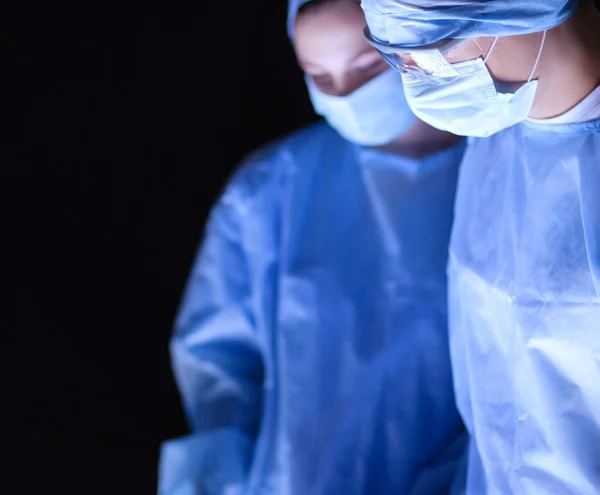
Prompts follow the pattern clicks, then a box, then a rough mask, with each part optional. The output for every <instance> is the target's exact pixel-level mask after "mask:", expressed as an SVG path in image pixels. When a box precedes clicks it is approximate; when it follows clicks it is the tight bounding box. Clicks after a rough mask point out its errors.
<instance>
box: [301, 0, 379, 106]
mask: <svg viewBox="0 0 600 495" xmlns="http://www.w3.org/2000/svg"><path fill="white" fill-rule="evenodd" d="M365 24H366V23H365V17H364V14H363V11H362V9H361V8H360V4H359V3H358V2H355V1H339V2H334V3H332V4H331V5H324V6H322V7H318V8H316V9H315V10H312V11H311V10H309V11H308V12H306V13H303V14H300V15H299V16H298V18H297V20H296V26H295V32H294V39H293V43H294V48H295V50H296V56H297V57H298V62H299V64H300V67H301V68H302V70H303V71H304V72H305V73H306V74H307V75H308V76H310V77H311V78H312V79H313V81H314V82H315V84H316V86H317V87H318V88H319V89H320V90H321V91H323V92H324V93H327V94H330V95H335V96H346V95H348V94H350V93H352V92H353V91H355V90H356V89H358V88H360V87H361V86H362V85H363V84H365V83H367V82H368V81H370V80H371V79H373V78H374V77H376V76H378V75H379V74H381V73H382V72H383V71H385V70H387V69H388V65H387V63H386V62H385V61H384V60H383V59H382V58H381V57H380V56H379V54H378V53H377V51H376V50H375V49H374V48H372V47H371V46H370V45H369V44H368V43H367V42H366V41H365V40H364V37H363V29H364V27H365Z"/></svg>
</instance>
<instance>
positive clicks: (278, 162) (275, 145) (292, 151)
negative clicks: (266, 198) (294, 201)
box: [223, 122, 344, 203]
mask: <svg viewBox="0 0 600 495" xmlns="http://www.w3.org/2000/svg"><path fill="white" fill-rule="evenodd" d="M339 142H342V143H343V142H344V140H343V139H342V138H341V137H340V136H339V134H337V132H335V131H334V130H333V129H332V128H331V127H330V126H329V125H327V124H326V123H325V122H318V123H316V124H312V125H309V126H307V127H304V128H302V129H300V130H298V131H296V132H293V133H292V134H290V135H288V136H285V137H283V138H279V139H276V140H274V141H271V142H270V143H267V144H265V145H264V146H261V147H260V148H258V149H257V150H255V151H253V152H252V153H250V154H248V155H247V156H246V158H245V159H244V160H242V162H241V163H240V164H239V165H238V166H237V167H236V170H235V172H234V174H233V176H232V177H231V179H230V180H229V182H228V184H227V186H226V189H225V191H224V194H223V199H225V200H230V201H235V202H238V203H239V202H241V203H247V202H248V200H250V199H251V198H253V197H256V196H258V195H261V194H263V193H265V194H268V193H270V192H271V191H273V190H274V188H277V187H278V186H279V185H281V182H282V180H285V177H286V176H289V175H290V174H291V173H293V172H294V171H297V170H301V171H305V170H308V169H309V168H310V167H311V165H316V164H318V162H319V161H320V160H321V158H322V157H323V156H324V154H325V153H326V152H327V149H328V148H331V147H332V146H336V143H339Z"/></svg>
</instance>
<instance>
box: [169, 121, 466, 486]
mask: <svg viewBox="0 0 600 495" xmlns="http://www.w3.org/2000/svg"><path fill="white" fill-rule="evenodd" d="M463 150H464V145H463V144H461V145H459V146H456V147H454V148H452V149H449V150H446V151H443V152H441V153H438V154H435V155H433V156H431V157H429V158H426V159H423V160H420V161H417V160H410V159H407V158H402V157H399V156H397V155H390V154H387V153H382V152H379V151H375V150H372V149H366V148H361V147H359V146H357V145H354V144H351V143H349V142H347V141H345V140H343V139H342V138H341V137H340V136H339V135H338V134H337V133H336V132H335V131H333V130H332V129H331V128H330V127H329V126H328V125H326V124H324V123H321V124H317V125H315V126H312V127H310V128H308V129H305V130H303V131H301V132H299V133H296V134H294V135H292V136H291V137H288V138H285V139H284V140H282V141H279V142H277V143H275V144H273V145H271V146H268V147H266V148H264V149H262V150H261V151H259V152H257V153H255V154H254V155H253V156H251V157H250V158H249V159H248V160H247V161H246V162H245V163H244V164H243V166H242V167H241V168H240V169H239V171H238V173H237V174H236V175H235V177H234V178H233V180H232V181H231V182H230V184H229V185H228V187H227V189H226V191H225V193H224V195H223V196H222V198H221V199H220V201H219V203H218V204H217V205H216V207H215V208H214V210H213V212H212V215H211V217H210V220H209V223H208V226H207V230H206V235H205V239H204V243H203V246H202V249H201V251H200V254H199V257H198V259H197V261H196V263H195V266H194V268H193V272H192V275H191V278H190V282H189V286H188V288H187V291H186V294H185V297H184V301H183V305H182V307H181V312H180V314H179V317H178V319H177V324H176V330H175V335H174V338H173V341H172V346H171V350H172V356H173V363H174V369H175V374H176V378H177V382H178V384H179V387H180V389H181V392H182V396H183V400H184V406H185V410H186V412H187V415H188V417H189V419H190V423H191V425H192V428H193V431H194V432H195V434H196V435H200V436H201V435H202V434H204V435H210V434H211V432H212V431H214V430H218V429H222V428H228V429H230V430H237V431H238V432H239V437H238V441H239V438H244V436H245V437H247V438H249V439H251V440H252V443H253V445H251V446H250V447H249V448H250V449H251V450H252V452H253V454H252V462H251V463H250V462H247V464H246V466H245V469H246V490H247V491H245V492H244V493H251V494H271V495H287V494H299V495H306V494H311V495H320V494H323V495H325V494H327V495H330V494H338V493H339V494H344V495H353V494H361V495H362V494H380V495H385V494H392V493H393V494H397V493H403V494H413V495H420V494H423V495H432V494H437V493H447V490H448V487H449V486H450V483H451V482H452V479H453V478H454V476H455V474H456V471H457V468H458V463H459V461H460V458H461V455H462V453H463V452H464V442H465V439H466V438H465V435H464V434H463V431H464V430H463V428H462V424H461V421H460V418H459V415H458V412H457V411H456V406H455V400H454V395H453V386H452V377H451V373H450V362H449V351H448V335H447V328H446V261H447V246H448V241H449V235H450V229H451V221H452V206H453V201H454V191H455V181H456V176H457V170H458V163H459V162H460V159H461V156H462V153H463ZM263 376H264V378H263ZM257 431H258V434H257ZM241 443H242V444H244V445H245V442H243V441H242V442H241ZM223 448H226V449H228V450H227V451H228V452H230V450H229V449H230V444H229V443H225V444H223V443H222V442H218V441H215V442H214V444H213V445H212V446H211V447H208V446H207V445H202V446H201V450H202V451H204V452H211V453H212V455H213V456H214V459H213V460H212V461H211V462H212V464H211V468H212V469H218V470H219V468H215V463H216V462H217V461H219V462H222V468H220V470H221V471H222V473H223V476H221V478H218V477H215V476H213V477H212V480H213V481H214V479H217V478H218V479H221V480H222V487H220V489H223V490H224V489H225V487H228V486H229V483H228V480H227V479H226V473H228V472H233V473H234V474H235V477H234V478H235V479H233V480H232V481H231V483H232V485H233V489H235V484H236V483H237V481H238V476H237V473H238V472H239V468H238V466H239V463H240V459H242V458H243V455H235V456H233V459H232V460H229V459H228V456H227V455H220V454H219V451H220V449H223ZM243 449H244V452H246V450H245V449H246V447H245V446H244V447H243ZM198 450H199V448H195V450H194V449H192V450H191V452H192V454H190V455H193V456H194V457H195V458H196V460H197V462H198V463H202V462H205V459H206V460H208V458H206V457H204V456H203V455H199V454H198V453H197V451H198ZM184 458H185V455H183V456H181V457H179V461H178V460H177V456H175V457H172V459H174V461H173V465H169V462H168V461H165V462H164V463H163V466H162V469H161V473H162V475H163V476H169V480H170V483H169V486H171V487H174V488H173V489H174V490H175V488H176V487H177V486H185V485H186V483H187V484H188V485H189V486H203V485H202V479H201V476H202V473H205V472H206V469H204V468H203V467H200V466H196V467H195V469H191V466H192V464H190V463H189V460H186V461H185V463H186V464H185V466H184V467H183V468H182V467H180V466H177V463H178V462H182V461H181V459H184ZM230 462H233V467H232V466H231V465H230ZM186 469H187V472H186ZM171 472H176V473H177V476H175V475H173V476H171V475H170V474H169V473H171ZM174 478H178V480H177V481H174ZM194 483H195V485H194ZM212 486H213V487H214V486H215V485H214V484H213V485H212ZM203 488H204V489H205V490H206V493H209V494H212V493H221V492H220V491H218V490H215V489H214V488H213V490H214V491H210V490H209V489H208V488H206V487H205V486H203ZM164 493H165V494H166V493H167V492H166V491H165V492H164ZM173 493H176V492H175V491H174V492H173ZM233 493H236V492H235V491H234V492H233ZM161 495H163V494H161Z"/></svg>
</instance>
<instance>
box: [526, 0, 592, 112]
mask: <svg viewBox="0 0 600 495" xmlns="http://www.w3.org/2000/svg"><path fill="white" fill-rule="evenodd" d="M598 30H600V11H598V9H597V8H596V7H595V6H594V4H593V2H592V1H590V0H582V2H581V3H580V4H579V6H578V8H577V10H576V11H575V13H574V14H573V16H572V17H571V18H570V19H569V20H567V21H566V22H564V23H563V24H561V25H560V26H557V27H556V28H554V29H552V30H550V31H548V37H547V41H546V45H545V47H544V51H543V53H542V58H541V60H540V66H539V70H538V71H537V73H536V78H538V80H539V83H538V92H537V96H536V100H535V103H534V105H533V108H532V110H531V112H530V114H529V116H530V117H532V118H535V119H548V118H552V117H556V116H558V115H562V114H564V113H565V112H567V111H569V110H570V109H571V108H573V107H574V106H576V105H577V104H578V103H579V102H581V101H582V100H583V99H585V97H586V96H587V95H589V94H590V93H591V92H592V91H593V90H594V89H595V88H597V87H598V86H599V85H600V36H598Z"/></svg>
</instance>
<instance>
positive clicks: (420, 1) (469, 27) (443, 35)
mask: <svg viewBox="0 0 600 495" xmlns="http://www.w3.org/2000/svg"><path fill="white" fill-rule="evenodd" d="M578 3H579V0H362V1H361V7H362V9H363V10H364V12H365V17H366V19H367V25H368V26H369V30H370V31H371V34H372V35H373V37H374V38H375V39H377V40H379V41H381V42H383V43H388V44H390V45H396V46H403V47H405V46H408V47H410V46H422V45H428V44H430V43H434V42H436V41H440V40H445V39H448V38H473V37H477V36H509V35H515V34H526V33H535V32H538V31H544V30H545V29H551V28H553V27H555V26H558V25H559V24H561V23H562V22H564V21H565V20H567V19H568V18H569V17H570V16H571V14H572V13H573V11H574V10H575V7H577V4H578Z"/></svg>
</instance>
